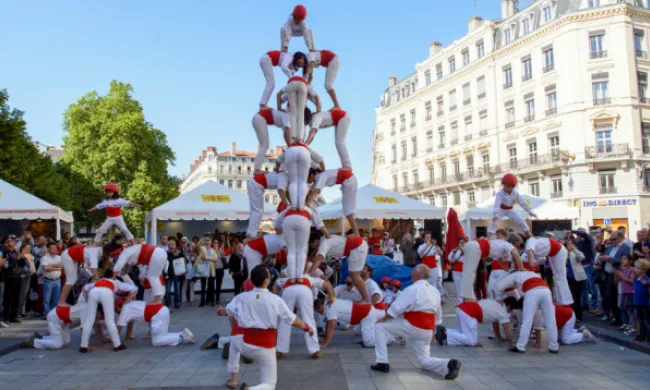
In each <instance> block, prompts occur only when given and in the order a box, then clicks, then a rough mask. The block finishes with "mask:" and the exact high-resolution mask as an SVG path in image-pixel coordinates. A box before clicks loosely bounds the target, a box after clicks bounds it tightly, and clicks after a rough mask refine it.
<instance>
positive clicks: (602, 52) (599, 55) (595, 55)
mask: <svg viewBox="0 0 650 390" xmlns="http://www.w3.org/2000/svg"><path fill="white" fill-rule="evenodd" d="M606 57H607V50H600V51H592V52H590V53H589V58H591V59H592V60H595V59H597V58H606Z"/></svg>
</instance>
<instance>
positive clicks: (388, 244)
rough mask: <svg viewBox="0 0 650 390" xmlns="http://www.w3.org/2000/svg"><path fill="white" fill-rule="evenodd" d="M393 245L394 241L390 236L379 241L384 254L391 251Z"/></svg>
mask: <svg viewBox="0 0 650 390" xmlns="http://www.w3.org/2000/svg"><path fill="white" fill-rule="evenodd" d="M394 245H395V241H394V240H393V239H392V238H388V239H384V241H383V242H382V243H381V248H382V250H383V252H384V254H385V255H387V254H390V253H393V251H394V248H393V246H394Z"/></svg>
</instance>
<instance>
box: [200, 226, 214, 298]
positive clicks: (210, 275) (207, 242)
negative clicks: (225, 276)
mask: <svg viewBox="0 0 650 390" xmlns="http://www.w3.org/2000/svg"><path fill="white" fill-rule="evenodd" d="M216 262H217V252H215V251H214V249H212V240H211V239H210V238H208V237H205V238H203V242H202V246H201V248H200V255H199V257H198V259H197V261H196V264H197V266H198V270H197V271H198V273H199V274H200V276H201V303H200V304H199V307H203V306H205V305H206V304H211V305H212V306H214V275H215V272H214V264H215V263H216ZM206 295H207V296H206Z"/></svg>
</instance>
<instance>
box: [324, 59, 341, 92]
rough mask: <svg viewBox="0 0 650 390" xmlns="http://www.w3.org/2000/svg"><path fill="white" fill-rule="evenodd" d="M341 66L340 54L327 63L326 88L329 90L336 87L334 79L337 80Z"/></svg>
mask: <svg viewBox="0 0 650 390" xmlns="http://www.w3.org/2000/svg"><path fill="white" fill-rule="evenodd" d="M340 67H341V60H339V56H335V57H334V58H332V60H331V61H330V62H329V63H328V64H327V70H326V71H325V90H326V91H327V92H329V91H331V90H333V89H334V80H336V75H337V74H338V73H339V68H340Z"/></svg>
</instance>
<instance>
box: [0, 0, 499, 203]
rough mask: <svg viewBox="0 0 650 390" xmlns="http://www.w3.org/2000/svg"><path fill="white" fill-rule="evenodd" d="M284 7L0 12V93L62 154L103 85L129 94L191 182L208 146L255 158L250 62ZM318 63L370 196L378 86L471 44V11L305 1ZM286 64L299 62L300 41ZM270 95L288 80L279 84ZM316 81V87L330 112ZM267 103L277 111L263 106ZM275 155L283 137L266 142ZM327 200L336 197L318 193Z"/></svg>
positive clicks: (320, 144)
mask: <svg viewBox="0 0 650 390" xmlns="http://www.w3.org/2000/svg"><path fill="white" fill-rule="evenodd" d="M477 2H478V4H477V14H478V15H479V16H482V17H483V18H484V19H497V18H498V17H499V16H500V15H499V14H500V1H499V0H477ZM296 4H298V3H297V2H296V1H295V0H294V1H285V0H272V1H255V0H238V1H218V0H212V1H209V0H193V1H187V2H180V1H152V0H148V1H145V0H143V1H127V0H112V1H106V0H105V1H80V0H66V1H44V0H40V1H36V0H35V1H19V0H8V1H4V2H3V7H2V11H1V12H2V21H1V22H0V36H2V37H4V38H5V39H3V44H2V46H0V89H4V88H6V89H7V90H8V92H9V95H10V100H9V104H10V105H11V106H12V107H14V108H17V109H20V110H22V111H24V112H25V119H26V121H27V125H28V132H29V134H30V136H31V137H32V138H33V140H35V141H38V142H41V143H43V144H52V145H61V144H62V142H63V140H62V138H63V136H64V131H63V129H62V118H63V112H64V111H65V110H66V108H67V107H68V106H69V105H70V104H72V103H74V102H75V101H76V100H77V99H79V98H80V97H81V96H83V95H84V94H85V93H87V92H90V91H93V90H95V91H97V92H99V93H100V94H105V93H106V92H107V91H108V88H109V83H110V81H111V80H113V79H116V80H119V81H122V82H128V83H131V84H132V86H133V88H134V97H135V98H136V99H138V100H139V101H140V103H141V104H142V106H143V108H144V112H145V117H146V120H147V121H149V122H151V123H152V124H153V125H154V126H155V127H157V128H159V129H161V130H162V131H164V132H165V133H166V134H167V140H168V143H169V145H170V146H171V147H172V149H173V150H174V152H175V153H176V161H175V166H172V167H170V173H172V174H174V175H178V176H182V175H184V174H187V173H189V166H190V164H191V163H192V162H193V161H194V160H195V159H196V158H197V157H198V156H199V155H200V153H201V150H203V149H204V148H205V147H207V146H216V147H217V150H218V152H223V151H227V150H229V149H230V145H231V143H232V142H236V143H237V149H239V150H251V151H254V150H257V139H256V137H255V136H254V134H255V133H254V131H253V129H252V127H251V118H252V116H253V115H254V114H255V113H256V112H257V109H258V102H259V99H260V96H261V94H262V90H263V88H264V85H265V83H264V77H263V75H262V72H261V70H260V68H259V59H260V57H261V56H262V54H264V53H265V52H267V51H269V50H278V49H279V47H280V32H279V30H280V27H281V26H282V25H283V24H284V22H285V21H286V19H287V17H288V15H289V14H290V13H291V11H292V10H293V7H294V6H295V5H296ZM302 4H303V5H305V6H306V7H307V12H308V15H307V24H308V25H309V26H310V27H311V28H312V30H313V31H314V41H315V45H316V48H317V49H327V50H331V51H333V52H334V53H336V54H337V55H338V56H339V58H340V60H341V68H340V70H339V74H338V77H337V79H336V82H335V84H334V86H335V89H336V92H337V95H338V99H339V102H340V104H341V108H343V109H344V110H346V111H347V112H348V113H349V114H350V116H351V119H352V123H351V125H350V129H349V132H348V138H347V144H348V148H349V150H350V154H351V158H352V165H353V169H354V171H355V174H356V175H357V177H358V178H359V185H360V186H362V185H365V184H367V183H369V182H370V175H371V169H372V166H371V164H372V161H371V160H372V159H371V156H372V130H373V128H374V127H375V108H376V107H377V105H378V104H379V102H380V96H381V94H382V93H383V92H384V90H385V89H386V87H387V86H388V77H389V76H391V75H395V76H397V77H398V79H402V78H404V77H406V76H408V75H410V74H411V73H413V72H414V70H415V64H416V63H417V62H420V61H422V60H424V59H426V58H427V56H428V51H429V44H430V43H432V42H434V41H440V42H442V43H443V45H445V46H446V45H448V44H449V43H451V42H453V41H454V40H456V39H459V38H461V37H462V36H463V35H465V34H466V33H467V21H468V19H469V18H470V17H472V16H473V15H474V1H473V0H456V1H449V2H443V1H441V0H429V1H424V0H399V1H398V0H392V1H385V0H378V1H372V2H371V1H349V0H348V1H340V0H329V1H322V0H320V1H318V0H314V1H303V2H302ZM289 50H290V51H298V50H300V51H305V50H306V49H305V45H304V42H303V40H302V38H294V39H293V40H292V41H291V45H290V48H289ZM275 75H276V91H277V88H279V87H280V86H281V85H282V84H283V83H284V81H285V80H286V77H285V76H284V75H282V73H280V71H279V70H278V71H276V73H275ZM324 75H325V72H324V70H323V69H322V68H321V69H317V70H316V73H315V78H314V81H313V85H314V87H315V88H316V91H317V92H318V93H319V95H320V96H321V100H322V102H323V108H324V109H329V108H331V107H332V103H331V100H330V99H329V96H328V95H327V93H326V92H325V90H324V87H323V83H324ZM271 102H274V100H273V99H271ZM269 132H270V134H271V147H273V146H274V145H280V143H281V142H282V137H281V131H280V130H279V129H277V128H275V127H272V128H270V129H269ZM312 145H313V147H315V149H316V150H318V151H319V152H320V153H321V154H322V155H323V156H324V157H325V162H326V164H327V166H328V168H335V167H338V166H339V165H340V162H339V159H338V155H337V153H336V148H335V147H334V135H333V130H332V129H329V130H328V129H324V130H322V131H321V132H319V134H318V136H317V138H316V141H315V143H314V144H312ZM325 195H327V196H335V195H337V194H336V192H326V193H325Z"/></svg>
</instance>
